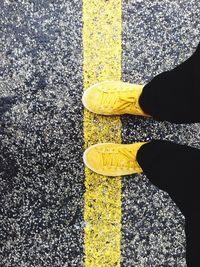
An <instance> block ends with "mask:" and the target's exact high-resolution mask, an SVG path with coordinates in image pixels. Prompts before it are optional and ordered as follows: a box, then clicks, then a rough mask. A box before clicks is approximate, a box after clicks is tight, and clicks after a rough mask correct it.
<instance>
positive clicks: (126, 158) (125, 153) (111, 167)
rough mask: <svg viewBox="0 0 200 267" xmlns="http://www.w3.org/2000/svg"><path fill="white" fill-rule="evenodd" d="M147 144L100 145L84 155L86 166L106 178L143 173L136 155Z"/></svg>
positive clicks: (86, 151) (92, 147)
mask: <svg viewBox="0 0 200 267" xmlns="http://www.w3.org/2000/svg"><path fill="white" fill-rule="evenodd" d="M145 143H146V142H138V143H134V144H113V143H100V144H96V145H93V146H91V147H89V148H87V149H86V150H85V152H84V155H83V161H84V163H85V165H86V166H87V167H88V168H89V169H91V170H92V171H94V172H96V173H98V174H101V175H106V176H121V175H128V174H134V173H139V172H142V169H141V167H140V166H139V164H138V162H137V160H136V155H137V152H138V150H139V148H140V147H141V146H142V145H143V144H145Z"/></svg>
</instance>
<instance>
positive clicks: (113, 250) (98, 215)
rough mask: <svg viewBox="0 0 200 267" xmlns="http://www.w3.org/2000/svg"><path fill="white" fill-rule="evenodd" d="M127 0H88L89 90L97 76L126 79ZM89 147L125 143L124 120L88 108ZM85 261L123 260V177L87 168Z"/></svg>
mask: <svg viewBox="0 0 200 267" xmlns="http://www.w3.org/2000/svg"><path fill="white" fill-rule="evenodd" d="M121 31H122V3H121V0H98V1H97V0H83V55H84V63H83V64H84V66H83V71H84V90H86V89H87V88H88V87H89V86H91V85H93V84H94V83H96V82H101V81H104V80H120V79H121ZM84 142H85V149H86V148H87V147H89V146H90V145H93V144H96V143H102V142H114V143H121V121H120V118H119V117H118V116H113V117H106V116H99V115H96V114H92V113H90V112H89V111H87V110H84ZM85 188H86V192H85V194H84V220H85V231H84V252H85V261H84V266H85V267H94V266H96V267H101V266H102V267H109V266H120V239H121V234H120V231H121V178H120V177H116V178H108V177H104V176H100V175H98V174H95V173H93V172H91V171H90V170H89V169H87V168H85Z"/></svg>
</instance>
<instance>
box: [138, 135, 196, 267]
mask: <svg viewBox="0 0 200 267" xmlns="http://www.w3.org/2000/svg"><path fill="white" fill-rule="evenodd" d="M137 161H138V163H139V165H140V166H141V168H142V170H143V171H144V173H145V174H146V175H147V178H148V179H149V180H150V181H151V182H152V183H153V184H154V185H156V186H158V187H159V188H161V189H162V190H164V191H166V192H168V193H169V195H170V196H171V198H172V199H173V200H174V202H175V203H176V204H177V206H178V207H179V209H180V210H181V212H182V213H183V215H184V216H185V219H186V228H185V230H186V238H187V240H186V242H187V248H186V255H187V263H188V266H190V267H191V266H193V267H194V266H195V267H196V266H197V265H194V263H196V262H197V260H198V258H199V255H198V251H197V248H196V247H195V245H196V242H195V241H196V240H199V238H200V230H199V226H198V223H199V217H200V214H199V205H200V204H199V203H200V201H199V200H200V195H199V186H198V184H199V178H200V164H199V163H200V150H199V149H195V148H192V147H188V146H185V145H178V144H174V143H172V142H168V141H159V140H157V141H151V142H149V143H146V144H144V145H143V146H141V148H140V149H139V150H138V153H137ZM197 238H198V239H197Z"/></svg>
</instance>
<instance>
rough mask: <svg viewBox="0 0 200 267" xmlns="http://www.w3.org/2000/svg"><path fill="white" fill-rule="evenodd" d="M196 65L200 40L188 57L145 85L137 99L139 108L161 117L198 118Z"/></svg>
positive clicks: (174, 119) (198, 64) (175, 119)
mask: <svg viewBox="0 0 200 267" xmlns="http://www.w3.org/2000/svg"><path fill="white" fill-rule="evenodd" d="M199 67H200V44H199V45H198V48H197V50H196V51H195V53H194V54H193V55H192V56H191V57H190V58H189V59H187V60H186V61H185V62H183V63H182V64H181V65H179V66H177V67H176V68H175V69H173V70H171V71H166V72H163V73H161V74H159V75H157V76H156V77H154V78H153V79H152V80H151V81H150V82H149V83H148V84H146V85H145V86H144V88H143V92H142V94H141V96H140V99H139V104H140V106H141V108H142V110H143V111H144V112H146V113H147V114H150V115H151V116H152V117H154V118H155V119H157V120H161V121H164V120H167V121H170V122H174V123H193V122H200V110H199V99H200V75H199Z"/></svg>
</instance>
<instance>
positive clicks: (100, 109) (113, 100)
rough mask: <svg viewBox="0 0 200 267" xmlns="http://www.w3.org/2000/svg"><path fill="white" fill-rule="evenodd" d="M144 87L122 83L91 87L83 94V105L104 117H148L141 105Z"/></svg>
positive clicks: (113, 82) (110, 82) (106, 83)
mask: <svg viewBox="0 0 200 267" xmlns="http://www.w3.org/2000/svg"><path fill="white" fill-rule="evenodd" d="M142 90H143V85H140V84H131V83H127V82H122V81H105V82H100V83H97V84H95V85H92V86H91V87H89V88H88V89H87V90H86V91H85V92H84V94H83V97H82V102H83V105H84V106H85V107H86V108H87V109H88V110H89V111H91V112H94V113H97V114H102V115H121V114H132V115H141V116H148V117H149V115H148V114H146V113H144V111H143V110H142V109H141V107H140V105H139V102H138V100H139V97H140V95H141V93H142Z"/></svg>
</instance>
